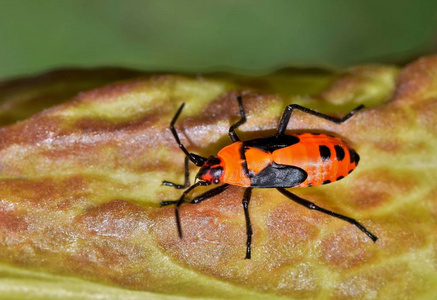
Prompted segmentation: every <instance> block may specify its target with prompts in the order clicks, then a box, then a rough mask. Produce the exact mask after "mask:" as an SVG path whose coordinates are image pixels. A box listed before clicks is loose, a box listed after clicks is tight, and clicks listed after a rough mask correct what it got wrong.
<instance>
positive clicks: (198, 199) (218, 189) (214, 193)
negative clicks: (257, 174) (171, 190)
mask: <svg viewBox="0 0 437 300" xmlns="http://www.w3.org/2000/svg"><path fill="white" fill-rule="evenodd" d="M207 185H209V184H208V183H207V182H204V181H199V182H197V183H195V184H193V185H192V186H190V187H189V188H188V189H186V190H185V191H184V192H183V193H182V195H181V197H180V198H179V199H178V200H170V201H163V202H161V206H167V205H171V204H176V206H175V218H176V226H177V229H178V235H179V237H180V238H182V225H181V218H180V215H179V207H180V206H181V205H182V204H183V203H185V197H186V195H187V194H188V193H189V192H191V191H192V190H193V189H194V188H196V187H198V186H207ZM228 187H229V184H223V185H220V186H218V187H216V188H213V189H211V190H209V191H206V192H205V193H203V194H200V195H199V196H197V197H195V198H193V200H191V201H190V202H189V203H192V204H198V203H200V202H202V201H205V200H208V199H210V198H212V197H214V196H217V195H218V194H220V193H222V192H223V191H225V190H226V189H227V188H228Z"/></svg>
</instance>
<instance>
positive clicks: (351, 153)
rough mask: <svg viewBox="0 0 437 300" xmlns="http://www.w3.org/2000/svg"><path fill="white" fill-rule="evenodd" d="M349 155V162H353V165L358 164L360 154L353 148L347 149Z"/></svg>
mask: <svg viewBox="0 0 437 300" xmlns="http://www.w3.org/2000/svg"><path fill="white" fill-rule="evenodd" d="M349 156H350V160H351V163H355V165H358V162H359V161H360V156H359V155H358V153H356V152H355V150H354V149H349Z"/></svg>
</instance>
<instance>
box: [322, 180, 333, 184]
mask: <svg viewBox="0 0 437 300" xmlns="http://www.w3.org/2000/svg"><path fill="white" fill-rule="evenodd" d="M328 183H331V180H329V179H328V180H324V181H322V184H328Z"/></svg>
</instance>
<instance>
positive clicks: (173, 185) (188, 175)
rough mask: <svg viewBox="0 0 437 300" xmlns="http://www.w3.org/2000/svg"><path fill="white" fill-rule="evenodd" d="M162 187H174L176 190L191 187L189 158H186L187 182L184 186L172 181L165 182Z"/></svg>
mask: <svg viewBox="0 0 437 300" xmlns="http://www.w3.org/2000/svg"><path fill="white" fill-rule="evenodd" d="M162 185H166V186H172V187H174V188H175V189H185V188H187V187H189V186H190V170H189V168H188V156H185V181H184V184H177V183H174V182H171V181H167V180H164V181H163V182H162Z"/></svg>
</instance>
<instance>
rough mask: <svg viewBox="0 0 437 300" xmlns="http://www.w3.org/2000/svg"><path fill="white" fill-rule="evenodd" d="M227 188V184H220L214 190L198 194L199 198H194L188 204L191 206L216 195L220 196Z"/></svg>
mask: <svg viewBox="0 0 437 300" xmlns="http://www.w3.org/2000/svg"><path fill="white" fill-rule="evenodd" d="M228 187H229V184H227V183H225V184H222V185H220V186H218V187H216V188H213V189H210V190H209V191H206V192H205V193H203V194H200V195H199V196H196V197H194V198H193V200H191V201H190V202H189V203H191V204H199V203H200V202H202V201H205V200H208V199H210V198H212V197H214V196H217V195H218V194H221V193H222V192H224V191H225V190H226V189H227V188H228Z"/></svg>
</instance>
